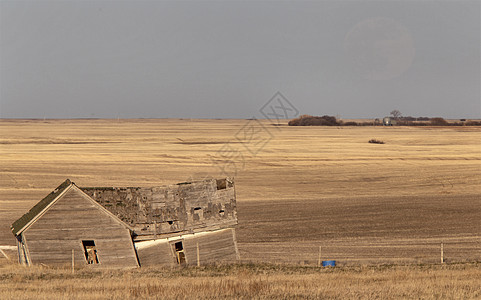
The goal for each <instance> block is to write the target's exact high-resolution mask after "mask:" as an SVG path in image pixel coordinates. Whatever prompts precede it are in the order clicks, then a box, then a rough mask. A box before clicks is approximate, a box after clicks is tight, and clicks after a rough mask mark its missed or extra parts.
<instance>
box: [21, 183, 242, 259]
mask: <svg viewBox="0 0 481 300" xmlns="http://www.w3.org/2000/svg"><path fill="white" fill-rule="evenodd" d="M236 225H237V211H236V198H235V189H234V182H233V180H232V179H230V178H224V179H220V180H216V179H209V180H204V181H195V182H186V183H179V184H175V185H169V186H161V187H151V188H145V187H127V188H112V187H103V188H102V187H85V188H84V187H78V186H76V185H75V184H74V183H73V182H71V181H70V180H68V179H67V180H66V181H65V182H63V183H62V184H61V185H60V186H59V187H57V188H56V189H55V190H54V191H53V192H51V193H50V194H49V195H47V196H46V197H45V198H44V199H42V200H41V201H40V202H38V203H37V204H36V205H35V206H34V207H32V209H30V211H28V212H27V213H26V214H25V215H23V216H22V217H21V218H20V219H18V220H17V221H15V222H14V223H13V224H12V226H11V229H12V232H13V234H14V235H15V237H16V238H17V246H18V256H19V261H20V262H21V263H23V264H26V265H31V264H47V265H61V264H70V263H71V262H72V261H73V263H74V264H75V265H82V264H84V265H97V266H98V267H138V266H152V265H167V266H174V265H177V264H191V265H192V264H193V265H197V264H201V263H202V264H207V263H217V262H232V261H235V260H236V259H239V252H238V249H237V243H236V236H235V226H236Z"/></svg>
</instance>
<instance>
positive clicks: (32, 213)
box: [10, 179, 73, 235]
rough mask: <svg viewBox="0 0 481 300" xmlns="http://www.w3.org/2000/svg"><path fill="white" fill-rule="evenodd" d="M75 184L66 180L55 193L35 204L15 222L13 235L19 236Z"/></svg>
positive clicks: (12, 227)
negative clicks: (20, 232)
mask: <svg viewBox="0 0 481 300" xmlns="http://www.w3.org/2000/svg"><path fill="white" fill-rule="evenodd" d="M72 184H73V182H71V181H70V180H69V179H67V180H65V181H64V182H63V183H62V184H61V185H59V186H58V187H57V188H56V189H55V190H54V191H53V192H51V193H50V194H48V195H47V197H45V198H43V199H42V200H40V202H38V203H37V204H35V206H34V207H32V208H31V209H30V210H29V211H28V212H27V213H26V214H24V215H23V216H22V217H21V218H20V219H18V220H17V221H15V222H13V224H12V226H11V227H10V229H11V230H12V232H13V234H15V235H17V234H18V233H19V231H21V230H22V229H23V228H24V227H25V226H26V225H27V224H28V223H30V221H32V220H33V219H34V218H35V217H36V216H37V215H38V214H39V213H41V212H42V211H43V210H44V209H45V208H46V207H47V206H49V204H50V203H52V202H53V201H54V200H55V199H56V198H57V197H58V196H59V195H60V194H61V193H62V192H63V191H65V190H66V189H67V188H68V187H70V186H71V185H72Z"/></svg>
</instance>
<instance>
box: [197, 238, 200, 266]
mask: <svg viewBox="0 0 481 300" xmlns="http://www.w3.org/2000/svg"><path fill="white" fill-rule="evenodd" d="M197 266H198V267H200V253H199V242H197Z"/></svg>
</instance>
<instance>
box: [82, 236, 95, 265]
mask: <svg viewBox="0 0 481 300" xmlns="http://www.w3.org/2000/svg"><path fill="white" fill-rule="evenodd" d="M82 246H83V247H84V254H85V259H86V260H87V264H89V265H95V264H98V263H99V257H98V255H97V247H95V242H94V241H93V240H87V241H82Z"/></svg>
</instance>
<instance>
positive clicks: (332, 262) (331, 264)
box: [322, 260, 336, 267]
mask: <svg viewBox="0 0 481 300" xmlns="http://www.w3.org/2000/svg"><path fill="white" fill-rule="evenodd" d="M322 266H323V267H335V266H336V261H335V260H323V261H322Z"/></svg>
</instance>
